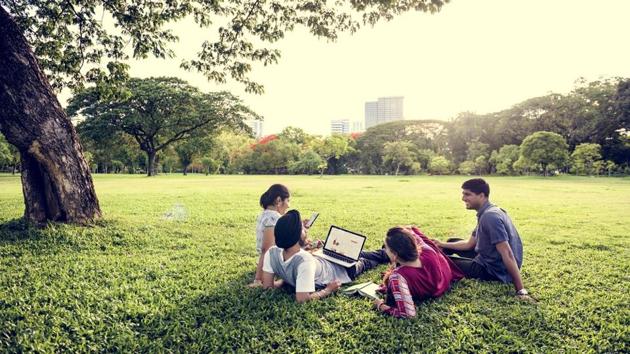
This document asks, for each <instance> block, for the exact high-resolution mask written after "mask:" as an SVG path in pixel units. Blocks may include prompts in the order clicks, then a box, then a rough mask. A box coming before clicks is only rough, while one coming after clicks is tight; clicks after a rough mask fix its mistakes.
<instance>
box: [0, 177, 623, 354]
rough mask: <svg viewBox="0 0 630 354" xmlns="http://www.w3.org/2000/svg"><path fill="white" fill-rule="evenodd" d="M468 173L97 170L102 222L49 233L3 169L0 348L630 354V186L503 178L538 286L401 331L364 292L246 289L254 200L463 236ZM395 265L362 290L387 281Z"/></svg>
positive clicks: (351, 221) (462, 298) (483, 291)
mask: <svg viewBox="0 0 630 354" xmlns="http://www.w3.org/2000/svg"><path fill="white" fill-rule="evenodd" d="M464 180H465V178H463V177H456V176H449V177H407V176H404V177H393V176H389V177H387V176H381V177H368V176H358V177H357V176H338V177H324V178H319V177H306V176H192V175H190V176H187V177H183V176H179V175H177V176H159V177H156V178H147V177H144V176H125V175H119V176H113V175H109V176H101V175H97V176H95V184H96V190H97V193H98V196H99V199H100V203H101V207H102V210H103V212H104V219H103V220H102V221H99V222H98V224H97V225H96V226H94V227H85V228H82V227H76V226H67V225H50V226H48V227H47V228H45V229H42V230H38V229H32V228H28V227H26V226H25V225H24V224H23V223H22V222H21V221H19V220H17V218H19V217H20V216H21V215H22V213H23V208H24V207H23V199H22V194H21V186H20V181H19V177H15V176H10V175H0V352H7V351H8V352H22V351H42V352H60V351H69V352H84V351H125V352H165V351H166V352H168V351H185V352H223V351H241V352H261V351H269V350H272V349H277V350H279V351H283V352H284V351H291V352H295V351H304V352H339V351H344V352H347V351H354V352H379V351H381V352H400V351H404V352H409V351H414V352H445V351H459V350H463V351H481V352H548V351H561V352H589V351H592V352H628V351H630V348H629V345H628V343H629V342H630V330H629V327H630V289H629V284H630V281H629V280H630V276H629V274H630V273H629V268H630V179H628V178H625V179H621V178H577V177H559V178H558V177H554V178H547V179H545V178H533V177H523V178H518V177H505V178H501V177H492V178H488V179H487V180H488V182H489V183H490V187H491V200H492V201H493V202H494V203H496V204H498V205H499V206H501V207H503V208H504V209H506V210H507V211H508V213H509V214H510V215H511V217H512V219H513V220H514V222H515V224H516V226H517V228H518V230H519V232H520V234H521V238H522V240H523V244H524V251H525V255H524V263H523V269H522V273H523V278H524V283H525V286H526V287H527V288H528V289H529V290H530V292H531V293H532V294H533V295H534V296H535V297H536V298H537V299H538V300H539V304H538V305H532V304H527V303H521V302H519V301H518V300H516V299H515V298H514V297H513V296H512V293H513V288H512V287H511V286H508V285H502V284H499V283H484V282H479V281H474V280H463V281H461V282H459V283H458V284H456V285H455V286H454V287H453V288H452V289H451V291H450V292H448V293H447V294H446V295H445V296H443V297H442V298H440V299H437V300H434V301H428V302H424V303H421V304H419V305H418V316H417V318H415V319H412V320H398V319H394V318H390V317H386V316H384V315H381V314H378V313H377V312H375V311H374V310H373V309H372V307H371V304H370V302H368V301H367V300H364V299H361V298H349V297H344V296H341V295H336V296H332V297H330V298H327V299H325V300H323V301H317V302H312V303H307V304H304V305H298V304H296V303H295V302H294V299H293V296H292V295H290V294H288V293H286V292H284V291H282V290H278V291H263V290H261V289H246V288H245V285H246V284H247V283H248V282H249V281H250V280H251V279H252V278H253V272H254V268H255V264H256V261H257V257H258V255H257V254H256V251H255V241H254V222H255V218H256V216H257V214H258V213H259V212H260V207H259V206H258V198H259V197H260V194H261V193H262V192H264V191H265V189H266V188H267V187H268V186H269V185H270V184H272V183H276V182H280V183H284V184H286V185H287V186H288V187H289V189H290V190H291V191H292V198H291V200H292V201H291V206H292V208H296V209H299V210H300V211H302V213H303V214H304V215H305V216H308V215H310V213H311V212H312V211H319V212H321V215H320V217H319V219H318V220H317V222H316V223H315V224H314V225H313V228H312V230H311V237H313V236H317V235H320V236H322V237H323V236H324V234H325V232H327V229H328V226H329V225H330V224H331V223H334V224H336V225H339V226H343V227H346V228H348V229H351V230H355V231H358V232H361V233H363V234H365V235H367V236H368V241H367V244H366V248H367V249H373V248H376V247H380V245H381V244H382V240H383V236H384V233H385V231H386V230H387V229H388V228H389V227H390V226H394V225H396V224H417V225H419V227H420V229H422V230H423V231H424V232H425V233H426V234H428V235H429V236H431V237H437V238H441V239H446V238H447V237H449V236H452V235H460V236H467V235H469V233H470V231H471V230H472V228H473V227H474V226H475V221H476V220H475V213H474V211H468V210H465V208H464V206H463V203H462V202H461V201H460V196H461V195H460V193H461V190H460V188H459V187H460V185H461V183H462V182H463V181H464ZM383 269H384V268H379V269H378V270H375V271H372V272H369V273H367V274H365V275H362V276H361V277H360V278H359V280H361V281H367V280H373V281H378V280H379V276H380V271H382V270H383Z"/></svg>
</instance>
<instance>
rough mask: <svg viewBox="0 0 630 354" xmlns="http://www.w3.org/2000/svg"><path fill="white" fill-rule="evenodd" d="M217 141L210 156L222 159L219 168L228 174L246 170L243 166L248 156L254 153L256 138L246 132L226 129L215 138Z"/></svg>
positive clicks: (218, 159)
mask: <svg viewBox="0 0 630 354" xmlns="http://www.w3.org/2000/svg"><path fill="white" fill-rule="evenodd" d="M215 142H216V144H215V146H214V149H213V150H212V151H211V152H210V156H211V157H212V158H213V159H215V160H217V161H220V166H219V169H220V170H222V172H223V173H226V174H232V173H239V172H244V168H243V167H244V164H245V161H247V157H248V156H249V155H250V154H252V148H251V146H252V144H253V143H254V140H253V139H252V138H250V137H248V136H246V135H244V134H239V133H237V132H233V131H229V130H224V131H222V132H221V133H220V134H219V135H218V136H217V137H216V138H215Z"/></svg>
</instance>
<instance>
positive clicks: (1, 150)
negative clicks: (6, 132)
mask: <svg viewBox="0 0 630 354" xmlns="http://www.w3.org/2000/svg"><path fill="white" fill-rule="evenodd" d="M11 159H12V156H11V150H10V149H9V143H8V142H7V141H6V140H5V139H4V136H3V135H2V134H0V171H1V170H3V169H4V167H5V166H8V165H10V164H11Z"/></svg>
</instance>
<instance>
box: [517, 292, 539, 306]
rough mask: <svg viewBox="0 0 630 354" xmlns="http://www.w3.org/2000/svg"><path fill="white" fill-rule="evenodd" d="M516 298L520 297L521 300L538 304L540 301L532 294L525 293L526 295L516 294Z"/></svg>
mask: <svg viewBox="0 0 630 354" xmlns="http://www.w3.org/2000/svg"><path fill="white" fill-rule="evenodd" d="M516 298H517V299H519V300H520V301H523V302H527V303H530V304H537V303H538V301H537V300H536V299H534V298H533V297H532V296H531V295H529V294H525V295H516Z"/></svg>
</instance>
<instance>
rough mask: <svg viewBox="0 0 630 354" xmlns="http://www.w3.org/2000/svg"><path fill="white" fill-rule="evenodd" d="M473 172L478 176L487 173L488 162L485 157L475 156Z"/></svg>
mask: <svg viewBox="0 0 630 354" xmlns="http://www.w3.org/2000/svg"><path fill="white" fill-rule="evenodd" d="M475 171H477V174H478V175H483V174H485V173H486V172H487V171H488V161H487V159H486V157H485V156H483V155H479V156H477V158H476V159H475Z"/></svg>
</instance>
